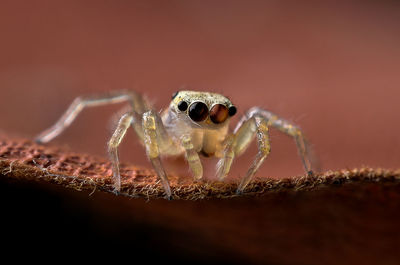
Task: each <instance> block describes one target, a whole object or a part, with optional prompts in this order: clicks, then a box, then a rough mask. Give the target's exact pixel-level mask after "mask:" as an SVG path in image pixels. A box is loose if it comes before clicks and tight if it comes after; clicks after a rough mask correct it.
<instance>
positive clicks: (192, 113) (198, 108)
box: [189, 102, 208, 122]
mask: <svg viewBox="0 0 400 265" xmlns="http://www.w3.org/2000/svg"><path fill="white" fill-rule="evenodd" d="M207 116H208V108H207V105H206V104H204V103H203V102H194V103H193V104H191V105H190V107H189V117H190V118H191V119H192V120H193V121H197V122H200V121H204V120H205V119H206V118H207Z"/></svg>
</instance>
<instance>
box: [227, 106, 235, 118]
mask: <svg viewBox="0 0 400 265" xmlns="http://www.w3.org/2000/svg"><path fill="white" fill-rule="evenodd" d="M228 112H229V116H233V115H235V114H236V112H237V109H236V107H235V106H230V107H229V111H228Z"/></svg>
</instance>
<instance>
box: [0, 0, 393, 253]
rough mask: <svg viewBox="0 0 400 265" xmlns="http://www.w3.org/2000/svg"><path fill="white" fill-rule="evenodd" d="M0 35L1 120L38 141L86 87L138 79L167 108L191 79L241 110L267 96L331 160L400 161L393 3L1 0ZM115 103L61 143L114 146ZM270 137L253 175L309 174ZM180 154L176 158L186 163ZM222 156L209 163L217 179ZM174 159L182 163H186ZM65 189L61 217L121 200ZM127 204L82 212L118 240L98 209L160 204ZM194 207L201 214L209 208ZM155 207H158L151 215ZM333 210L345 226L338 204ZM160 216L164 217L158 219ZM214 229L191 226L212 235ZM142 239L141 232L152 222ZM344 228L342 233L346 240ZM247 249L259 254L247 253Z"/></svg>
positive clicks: (287, 144)
mask: <svg viewBox="0 0 400 265" xmlns="http://www.w3.org/2000/svg"><path fill="white" fill-rule="evenodd" d="M0 34H1V35H0V90H1V96H0V121H1V123H0V130H1V131H3V132H6V133H8V134H11V135H22V136H26V137H29V138H33V137H34V136H35V135H36V134H37V133H39V132H40V131H41V130H43V129H45V128H47V127H48V126H50V125H51V124H52V123H54V122H55V121H56V119H57V118H58V117H59V116H60V115H61V114H62V112H63V111H64V110H65V109H66V108H67V107H68V105H69V104H70V103H71V101H72V100H73V99H74V98H75V97H76V96H79V95H83V94H87V93H93V92H100V91H108V90H115V89H121V88H129V89H132V90H135V91H139V92H142V93H144V94H146V95H147V96H148V97H149V98H150V99H151V100H153V101H154V104H155V106H156V109H158V110H160V109H162V108H165V107H166V106H167V105H168V103H169V100H170V95H171V94H172V92H174V91H176V90H178V89H180V88H185V89H194V90H207V91H215V92H220V93H222V94H224V95H226V96H228V97H230V98H231V99H232V100H233V102H234V103H235V104H236V105H237V107H238V109H239V115H238V116H240V115H241V114H243V113H244V111H245V110H246V109H248V108H250V107H252V106H262V107H265V108H268V109H270V110H272V111H274V112H276V113H279V114H281V115H282V116H283V117H285V118H287V119H289V120H292V121H293V122H295V123H296V124H299V125H300V126H301V127H302V128H303V130H304V131H305V133H306V135H307V136H308V138H309V139H310V140H311V142H312V143H313V145H314V147H315V151H316V153H317V154H318V156H319V158H320V161H321V165H322V169H323V170H328V169H332V170H334V169H341V168H353V167H360V166H363V165H366V166H371V167H385V168H398V167H399V162H398V161H399V156H400V138H399V133H400V128H399V123H398V120H399V111H400V106H399V104H398V102H399V98H400V90H399V87H400V74H399V69H400V48H399V47H400V6H399V4H398V2H397V1H360V2H356V1H323V2H322V1H307V2H304V1H301V2H299V1H285V2H282V1H1V8H0ZM120 107H121V106H110V107H102V108H98V109H91V110H85V111H84V112H83V113H82V115H81V116H79V118H78V119H77V121H76V123H74V124H73V125H72V126H71V128H69V129H68V130H67V131H66V132H65V133H64V134H63V135H61V136H60V137H59V138H57V139H56V140H55V142H56V143H59V144H65V145H67V146H69V147H71V148H72V149H74V150H76V151H80V152H87V153H91V154H96V155H101V156H105V153H106V152H105V150H106V142H107V140H108V138H109V136H110V134H111V125H110V124H111V123H110V118H112V116H113V115H114V113H115V111H118V110H119V109H120ZM236 120H237V118H236ZM236 120H235V122H236ZM127 136H128V137H127V139H126V140H125V141H124V144H123V146H122V148H121V150H122V152H121V156H122V160H123V161H127V162H132V163H135V164H138V165H142V166H145V167H148V166H149V163H148V162H147V160H146V157H145V155H144V149H143V148H142V147H141V146H140V144H139V143H138V142H137V140H136V138H135V136H134V134H133V133H132V131H130V133H128V135H127ZM271 138H272V153H271V156H270V157H269V158H268V159H267V161H266V162H265V164H264V165H263V167H262V168H261V169H260V171H259V173H258V175H259V176H265V177H268V176H271V177H284V176H293V175H300V174H303V169H302V166H301V163H300V160H299V158H298V157H297V154H296V148H295V145H294V143H293V142H292V140H291V139H289V138H288V137H286V136H282V135H281V134H279V133H278V132H276V131H273V132H272V136H271ZM255 152H256V149H255V148H254V146H253V148H252V149H251V150H250V151H249V152H248V153H247V154H246V155H244V156H243V157H242V158H241V159H242V163H239V162H237V161H236V164H235V166H234V169H233V173H232V174H231V177H235V176H236V177H238V176H242V175H243V174H244V172H245V170H246V168H247V167H248V165H249V163H250V162H251V159H252V158H253V157H254V154H255ZM208 161H210V160H208ZM181 162H182V161H178V163H175V165H184V164H180V163H181ZM206 162H207V161H206ZM215 162H216V161H215V160H211V161H210V163H206V164H207V170H206V172H207V177H209V178H211V177H212V175H213V170H214V163H215ZM182 163H183V162H182ZM170 164H174V162H173V161H170ZM179 167H180V168H183V169H181V171H183V173H185V172H187V171H186V170H187V169H186V166H185V165H184V166H179ZM171 168H172V167H171ZM175 168H176V167H175ZM174 170H177V169H171V171H169V172H170V173H173V172H174ZM6 189H8V188H6ZM3 191H4V190H3ZM11 191H13V192H14V190H13V189H11ZM17 191H19V192H21V190H17ZM17 191H15V192H17ZM22 192H24V190H22ZM58 192H60V191H59V190H57V191H56V192H55V193H52V194H51V195H50V196H49V198H50V199H52V200H53V199H54V200H56V201H57V200H59V201H60V202H59V203H57V202H53V203H54V207H55V208H57V207H64V208H62V209H63V210H64V212H63V214H61V215H60V216H61V217H60V218H61V219H62V218H66V216H67V220H68V221H69V222H70V223H73V222H74V220H75V219H74V218H72V217H71V216H74V215H76V214H78V215H79V214H81V212H82V213H83V212H86V211H88V208H85V207H89V208H90V209H92V208H93V209H98V208H99V207H100V208H101V207H102V205H103V204H105V205H107V204H108V203H110V205H113V203H114V204H115V203H118V204H120V203H121V201H122V199H121V201H113V202H109V199H110V198H103V197H100V199H99V197H95V198H97V199H93V198H90V201H91V202H90V203H91V205H90V206H88V204H86V206H85V207H83V206H82V208H79V206H78V211H81V212H78V213H77V212H76V211H73V210H71V209H70V208H69V207H76V206H77V205H79V202H81V201H85V200H86V198H87V194H84V195H69V197H66V198H63V199H60V198H59V197H57V196H56V195H55V194H57V193H58ZM40 194H41V193H39V195H40ZM34 195H35V196H38V194H35V193H34ZM96 196H100V195H96ZM75 197H77V198H75ZM71 198H72V200H73V198H75V199H76V201H78V204H77V205H73V206H70V205H68V204H67V206H65V203H66V202H65V201H63V200H67V199H71ZM46 199H47V197H46ZM113 200H116V199H113ZM44 201H46V200H44V199H43V200H40V199H37V201H35V202H37V203H43V202H44ZM294 201H295V200H294ZM22 205H23V203H21V205H19V207H22ZM60 205H61V206H60ZM63 205H64V206H63ZM121 205H123V206H121V207H120V208H118V210H115V213H114V212H113V210H112V208H110V207H109V208H107V211H106V213H102V214H100V216H99V214H98V212H96V211H97V210H96V211H95V214H94V215H93V216H91V215H88V216H86V215H84V216H85V218H88V220H86V219H85V220H86V221H85V224H86V225H87V227H86V226H84V227H83V228H86V229H89V230H90V229H91V230H90V231H92V232H93V233H94V234H96V233H100V232H99V231H102V232H104V231H107V232H108V233H109V234H108V235H111V234H114V232H116V231H117V232H118V233H121V234H118V233H117V235H120V236H121V237H123V236H124V231H123V230H121V229H120V230H118V229H117V228H115V227H114V228H107V229H105V228H104V227H103V226H106V225H105V224H104V223H103V221H102V220H105V221H107V222H109V223H110V224H114V225H115V224H116V223H118V221H116V220H115V219H113V218H112V217H111V216H112V215H113V214H116V215H117V216H120V217H117V218H121V220H125V219H126V221H124V224H125V225H127V223H129V222H130V221H129V220H131V219H129V218H128V217H126V216H125V217H123V212H124V211H126V210H127V209H129V208H130V207H131V206H128V205H133V208H135V207H136V208H135V210H138V209H142V210H138V211H139V212H141V213H143V212H144V213H145V214H146V213H147V212H151V211H152V210H151V209H152V208H151V207H152V204H150V205H147V206H146V205H145V204H140V203H138V202H135V203H132V204H131V203H130V201H128V200H123V203H122V204H121ZM135 205H136V206H135ZM138 205H140V206H138ZM160 205H161V207H159V208H163V207H164V206H165V205H166V204H164V202H162V203H159V205H158V206H160ZM185 205H186V206H185V207H187V209H192V210H191V211H197V210H199V211H204V212H205V213H207V209H208V208H209V207H208V206H206V205H205V204H190V203H187V204H185ZM229 205H230V206H229V207H231V208H234V206H233V205H234V204H232V205H231V204H229ZM47 207H48V208H50V209H51V207H52V205H47ZM91 207H92V208H91ZM141 207H142V208H141ZM165 207H168V206H165ZM173 207H175V206H172V205H171V207H170V208H166V209H172V208H173ZM221 207H222V206H221ZM66 208H67V210H66ZM222 208H223V207H222ZM226 208H227V207H226ZM289 208H290V207H289ZM10 209H12V210H10ZM10 209H9V210H10V211H11V213H14V212H13V211H14V208H10ZM46 209H47V208H45V210H46ZM57 209H59V208H57ZM143 209H145V210H143ZM163 209H164V208H163ZM213 209H214V208H213ZM215 209H217V210H215V212H218V211H219V210H220V209H219V208H218V206H216V208H215ZM332 209H334V208H332ZM45 210H43V209H42V211H45ZM91 211H93V210H91ZM168 211H169V210H165V212H168ZM276 213H277V214H278V216H281V215H280V212H279V211H277V212H276ZM39 214H44V213H43V212H40V211H39ZM56 214H57V213H56ZM96 214H97V215H96ZM197 214H200V215H201V213H197ZM236 214H237V215H238V218H244V216H241V213H239V212H237V213H236ZM303 214H304V216H307V214H306V213H303ZM32 215H34V216H35V213H32ZM146 216H147V215H145V217H143V220H147V219H146ZM148 216H153V217H151V218H155V219H157V218H158V217H154V216H158V215H157V214H154V213H152V214H148ZM228 216H231V215H228ZM232 216H235V215H232ZM282 216H288V214H284V215H282ZM328 216H330V215H328ZM333 216H334V217H335V218H337V219H334V220H335V222H336V223H340V224H342V225H344V226H345V222H344V220H343V219H341V217H340V215H333ZM328 219H329V218H328ZM79 220H80V221H82V220H81V219H79ZM118 220H120V219H118ZM157 220H158V221H157V222H156V223H157V225H156V226H157V227H158V226H159V224H160V223H162V222H161V221H159V219H157ZM173 220H174V219H173ZM189 220H190V219H189ZM272 220H275V219H272ZM277 220H278V221H277V222H278V223H279V222H281V221H282V220H281V219H279V218H277ZM58 221H59V220H58ZM147 221H148V220H147ZM175 221H176V219H175ZM180 221H181V222H182V223H185V219H183V220H182V219H180ZM143 222H144V223H146V222H145V221H143ZM216 222H218V221H216ZM221 222H222V221H221ZM259 222H260V223H259V224H257V223H256V224H255V226H254V229H255V230H254V231H256V229H257V228H260V227H264V225H265V222H263V223H261V221H259ZM70 223H68V224H70ZM81 223H82V222H81ZM226 223H229V220H226ZM146 225H147V226H149V225H148V223H146ZM178 225H180V223H178ZM147 226H146V228H149V227H147ZM160 227H162V226H160ZM209 228H210V226H208V227H207V226H205V227H202V226H201V224H199V226H197V227H196V226H195V227H194V229H197V231H198V232H199V233H203V232H204V233H205V235H207V231H209V230H208V229H209ZM130 229H132V228H130ZM149 229H153V232H152V233H153V235H154V234H157V233H158V231H159V230H157V228H155V227H154V226H151V225H150V228H149ZM160 229H161V228H160ZM163 229H164V228H163ZM202 229H204V230H202ZM282 229H284V228H282ZM129 231H131V230H129ZM136 232H137V231H136ZM232 232H233V233H236V232H237V231H232ZM161 233H162V231H161ZM168 233H171V232H168ZM168 233H167V234H168ZM254 233H256V232H254ZM299 233H300V232H299ZM385 233H386V231H385ZM389 233H390V232H389ZM39 234H40V233H39ZM35 235H36V234H35ZM90 235H91V234H90ZM168 235H169V234H168ZM319 236H320V237H323V236H324V235H319ZM325 236H326V235H325ZM205 238H207V236H206V237H205ZM211 238H217V239H218V235H216V234H215V235H212V236H211ZM139 239H141V240H146V234H145V233H144V232H143V231H142V234H139ZM340 239H341V240H343V242H346V238H345V237H344V238H340ZM310 240H313V238H310ZM178 241H179V240H178ZM313 242H314V241H313ZM338 242H341V241H338ZM311 245H312V244H311ZM283 246H286V245H283ZM290 246H292V245H290ZM180 247H182V246H180ZM204 247H207V244H206V243H205V246H204ZM178 248H179V247H178ZM349 249H350V248H349ZM361 249H362V247H361ZM202 251H203V252H204V249H202V250H201V251H200V250H199V252H198V253H203V252H202ZM261 251H262V250H261ZM325 251H327V250H326V249H325ZM350 252H351V251H350ZM307 253H308V252H307ZM307 253H306V254H307ZM310 253H311V254H310ZM310 253H309V254H310V255H312V254H313V252H312V251H311V252H310ZM339 253H340V254H343V252H340V251H339ZM346 253H347V252H346ZM220 254H221V253H220ZM221 255H223V253H222V254H221ZM331 255H332V256H334V254H332V253H331ZM250 256H251V252H250V254H248V256H246V255H245V256H244V257H245V258H246V257H247V258H248V257H250Z"/></svg>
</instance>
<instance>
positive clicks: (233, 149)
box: [36, 91, 312, 199]
mask: <svg viewBox="0 0 400 265" xmlns="http://www.w3.org/2000/svg"><path fill="white" fill-rule="evenodd" d="M123 101H128V102H129V103H130V107H131V108H130V111H129V112H127V113H125V114H124V115H122V117H121V118H120V120H119V122H118V126H117V128H116V129H115V131H114V133H113V135H112V137H111V139H110V140H109V142H108V153H109V155H110V159H111V163H112V168H113V183H114V187H115V191H116V192H119V190H120V189H121V176H120V172H119V160H118V146H119V145H120V143H121V140H122V138H123V137H124V135H125V133H126V131H127V129H128V128H129V126H131V125H132V127H133V128H134V129H135V131H136V133H137V135H138V137H139V138H140V140H141V142H142V143H143V144H144V146H145V148H146V153H147V157H148V158H149V160H150V162H151V163H152V165H153V167H154V169H155V170H156V172H157V175H158V177H159V178H160V180H161V183H162V185H163V187H164V189H165V192H166V195H167V198H169V199H170V198H172V193H171V188H170V185H169V182H168V178H167V176H166V174H165V170H164V168H163V165H162V163H161V159H160V156H161V155H164V156H169V155H182V154H184V155H185V156H186V160H187V162H188V164H189V167H190V169H191V172H192V174H193V176H194V178H195V179H196V180H199V179H201V178H202V177H203V167H202V164H201V161H200V158H199V154H202V155H204V156H216V157H218V158H220V160H219V162H218V164H217V177H218V179H220V180H223V179H224V178H225V177H226V176H227V175H228V172H229V170H230V168H231V165H232V161H233V159H234V158H235V157H236V156H239V155H240V154H242V153H243V152H244V151H245V150H246V148H247V147H248V146H249V144H250V142H251V141H252V140H253V139H254V138H255V137H256V138H257V145H258V154H257V156H256V158H255V159H254V161H253V163H252V165H251V166H250V168H249V170H248V171H247V173H246V175H245V176H244V177H243V179H242V180H241V182H240V184H239V186H238V188H237V192H238V193H241V192H242V191H243V190H244V188H245V187H246V185H247V184H248V183H249V182H250V180H251V179H252V177H253V176H254V174H255V173H256V171H257V170H258V168H259V167H260V165H261V164H262V163H263V162H264V160H265V158H266V157H267V156H268V154H269V152H270V142H269V136H268V127H270V126H272V127H275V128H277V129H278V130H280V131H281V132H283V133H285V134H287V135H289V136H291V137H293V138H294V140H295V142H296V145H297V148H298V152H299V155H300V158H301V161H302V163H303V166H304V168H305V170H306V172H307V173H308V174H309V175H311V174H312V170H311V159H310V155H309V150H308V146H307V144H306V141H305V139H304V137H303V133H302V132H301V130H300V129H299V128H298V127H296V126H294V125H293V124H291V123H290V122H288V121H286V120H284V119H282V118H280V117H278V116H277V115H275V114H273V113H271V112H269V111H267V110H264V109H261V108H258V107H253V108H251V109H250V110H249V111H247V113H246V114H245V115H244V117H242V119H241V120H240V121H239V123H238V124H237V126H236V128H235V129H234V130H233V132H231V131H230V130H229V120H230V118H231V117H232V116H234V115H235V114H236V107H235V106H234V105H233V104H232V102H231V101H230V100H229V99H228V98H226V97H224V96H222V95H220V94H216V93H209V92H197V91H179V92H176V93H174V94H173V96H172V101H171V103H170V105H169V108H168V109H166V110H164V111H163V112H162V113H161V114H159V113H158V112H157V111H155V110H154V109H152V107H151V106H150V104H149V103H148V101H147V100H146V99H145V98H144V97H143V96H141V95H140V94H138V93H135V92H130V91H115V92H111V93H107V94H103V95H96V96H88V97H78V98H76V99H75V100H74V101H73V103H72V104H71V105H70V107H69V108H68V110H67V111H66V112H65V113H64V114H63V115H62V117H61V118H60V119H59V120H58V121H57V122H56V123H55V124H54V125H53V126H52V127H50V128H49V129H47V130H45V131H44V132H42V133H41V134H40V135H39V136H38V137H37V138H36V141H37V142H39V143H47V142H49V141H50V140H52V139H53V138H55V137H56V136H58V135H59V134H60V133H61V132H62V131H64V130H65V129H66V127H68V126H69V125H70V124H71V123H72V122H73V120H74V119H75V118H76V116H77V115H78V114H79V113H80V111H81V110H83V109H84V108H85V107H93V106H100V105H106V104H112V103H119V102H123Z"/></svg>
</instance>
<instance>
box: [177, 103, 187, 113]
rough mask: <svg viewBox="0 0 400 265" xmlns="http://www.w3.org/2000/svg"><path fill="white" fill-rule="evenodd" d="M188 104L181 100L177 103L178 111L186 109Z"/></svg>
mask: <svg viewBox="0 0 400 265" xmlns="http://www.w3.org/2000/svg"><path fill="white" fill-rule="evenodd" d="M187 107H188V104H187V103H186V101H181V102H179V103H178V109H179V110H180V111H185V110H187Z"/></svg>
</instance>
